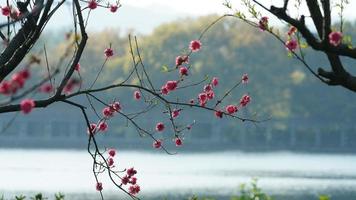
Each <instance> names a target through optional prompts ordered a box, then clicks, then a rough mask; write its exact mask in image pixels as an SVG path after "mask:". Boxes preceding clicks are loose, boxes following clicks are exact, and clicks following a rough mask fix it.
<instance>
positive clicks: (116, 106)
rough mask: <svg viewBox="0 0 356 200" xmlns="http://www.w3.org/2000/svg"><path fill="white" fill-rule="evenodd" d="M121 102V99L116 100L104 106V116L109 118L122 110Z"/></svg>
mask: <svg viewBox="0 0 356 200" xmlns="http://www.w3.org/2000/svg"><path fill="white" fill-rule="evenodd" d="M120 110H121V104H120V102H119V101H115V102H114V103H112V104H110V105H109V106H107V107H105V108H103V110H102V114H103V116H104V118H106V119H109V118H111V117H113V116H114V114H115V112H120Z"/></svg>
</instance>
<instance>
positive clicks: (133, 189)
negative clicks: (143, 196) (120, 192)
mask: <svg viewBox="0 0 356 200" xmlns="http://www.w3.org/2000/svg"><path fill="white" fill-rule="evenodd" d="M136 174H137V171H136V170H135V169H134V168H133V167H132V168H129V169H127V170H126V175H125V176H124V177H122V178H121V184H122V185H127V184H130V186H129V193H130V194H132V195H136V194H138V193H139V192H140V190H141V188H140V186H139V185H137V178H136V177H134V176H135V175H136Z"/></svg>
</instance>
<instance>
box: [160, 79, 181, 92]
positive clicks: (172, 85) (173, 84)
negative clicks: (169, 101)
mask: <svg viewBox="0 0 356 200" xmlns="http://www.w3.org/2000/svg"><path fill="white" fill-rule="evenodd" d="M177 87H178V81H167V82H166V84H164V85H163V86H162V87H161V93H162V94H163V95H168V94H169V92H172V91H174V90H175V89H177Z"/></svg>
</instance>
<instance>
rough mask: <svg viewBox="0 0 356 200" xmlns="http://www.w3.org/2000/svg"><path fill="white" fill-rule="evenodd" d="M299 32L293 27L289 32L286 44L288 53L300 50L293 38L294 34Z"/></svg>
mask: <svg viewBox="0 0 356 200" xmlns="http://www.w3.org/2000/svg"><path fill="white" fill-rule="evenodd" d="M296 32H297V28H296V27H294V26H291V27H290V28H289V30H288V32H287V37H288V39H287V41H286V42H285V46H286V49H287V50H288V51H295V50H296V49H297V48H298V41H297V40H296V39H295V38H293V36H294V34H295V33H296Z"/></svg>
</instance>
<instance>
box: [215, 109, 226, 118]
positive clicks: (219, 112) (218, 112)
mask: <svg viewBox="0 0 356 200" xmlns="http://www.w3.org/2000/svg"><path fill="white" fill-rule="evenodd" d="M223 114H224V113H223V112H222V111H221V110H217V111H215V116H216V117H218V118H222V117H223Z"/></svg>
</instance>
